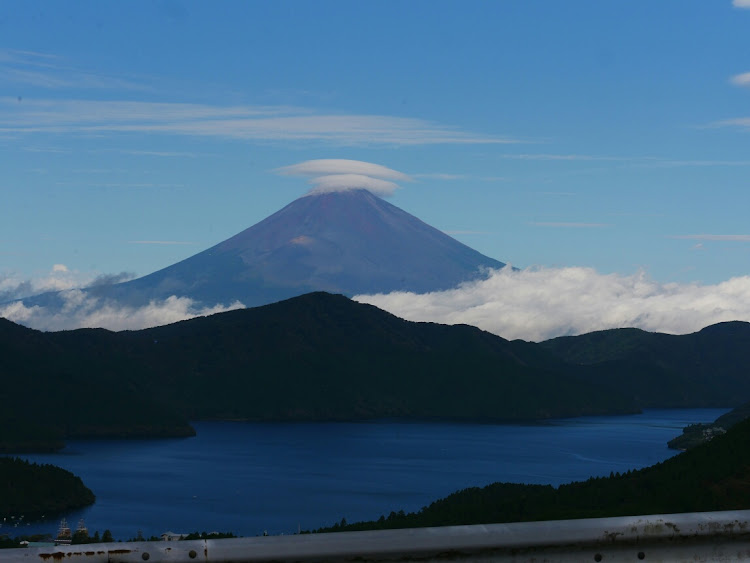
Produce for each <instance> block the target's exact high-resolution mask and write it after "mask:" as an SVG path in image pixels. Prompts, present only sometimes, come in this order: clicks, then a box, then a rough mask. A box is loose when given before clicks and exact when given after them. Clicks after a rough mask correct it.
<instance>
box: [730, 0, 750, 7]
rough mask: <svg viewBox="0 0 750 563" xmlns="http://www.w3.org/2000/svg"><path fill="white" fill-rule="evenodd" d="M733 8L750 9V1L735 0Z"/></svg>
mask: <svg viewBox="0 0 750 563" xmlns="http://www.w3.org/2000/svg"><path fill="white" fill-rule="evenodd" d="M732 6H734V7H735V8H750V0H733V2H732Z"/></svg>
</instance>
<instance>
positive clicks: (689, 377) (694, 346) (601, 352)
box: [541, 322, 750, 407]
mask: <svg viewBox="0 0 750 563" xmlns="http://www.w3.org/2000/svg"><path fill="white" fill-rule="evenodd" d="M541 346H542V347H544V348H545V349H546V350H548V351H550V352H552V353H554V354H556V355H557V356H558V357H560V358H561V359H562V360H564V361H566V362H569V363H572V364H575V365H579V366H585V369H583V370H582V371H581V372H580V373H581V375H582V376H584V377H586V378H587V379H588V380H589V381H592V382H594V381H595V382H598V383H601V384H604V385H607V386H609V387H610V388H611V389H612V390H613V391H617V392H621V393H623V392H624V393H626V394H627V395H628V396H629V397H631V398H633V400H635V401H636V402H637V404H638V405H639V406H641V407H699V406H705V407H708V406H731V405H739V404H740V403H743V402H745V401H747V400H748V399H750V377H748V374H750V323H746V322H728V323H719V324H716V325H712V326H709V327H706V328H704V329H703V330H701V331H699V332H696V333H693V334H686V335H680V336H676V335H669V334H658V333H649V332H645V331H642V330H638V329H632V328H631V329H616V330H605V331H600V332H592V333H590V334H583V335H581V336H569V337H562V338H554V339H552V340H548V341H546V342H542V343H541Z"/></svg>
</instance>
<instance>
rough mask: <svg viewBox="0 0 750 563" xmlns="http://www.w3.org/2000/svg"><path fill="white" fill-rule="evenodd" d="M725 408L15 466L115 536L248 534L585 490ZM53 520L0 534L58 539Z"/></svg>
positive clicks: (114, 448)
mask: <svg viewBox="0 0 750 563" xmlns="http://www.w3.org/2000/svg"><path fill="white" fill-rule="evenodd" d="M726 410H727V409H676V410H650V411H646V412H645V413H644V414H641V415H630V416H606V417H583V418H575V419H566V420H556V421H552V422H550V423H547V424H542V425H485V424H454V423H403V422H389V421H378V422H367V423H307V424H290V423H288V424H283V423H282V424H250V423H239V422H198V423H195V425H194V426H195V428H196V430H197V431H198V435H197V436H196V437H194V438H186V439H174V440H144V441H140V440H139V441H71V442H70V443H69V445H68V447H67V448H65V449H64V450H63V451H62V452H60V453H58V454H49V455H30V456H25V457H26V459H29V460H31V461H36V462H39V463H53V464H55V465H59V466H61V467H64V468H65V469H68V470H70V471H72V472H73V473H75V474H76V475H79V476H80V477H81V478H82V479H83V481H84V483H86V485H88V486H89V487H90V488H91V489H92V490H93V491H94V493H95V494H96V495H97V501H96V504H94V505H93V506H92V507H89V508H87V509H85V510H82V511H78V512H71V513H70V514H68V515H67V519H68V522H69V524H72V525H74V524H75V523H76V522H77V521H78V519H79V518H84V519H85V521H86V524H87V525H88V527H89V529H90V530H91V531H93V530H99V531H100V532H101V531H103V530H104V529H110V530H111V531H112V533H113V534H114V537H115V538H117V539H128V538H132V537H135V536H136V534H137V532H138V531H139V530H140V531H142V533H143V534H144V536H146V537H148V536H151V535H160V534H161V533H163V532H165V531H173V532H190V531H208V532H210V531H232V532H234V533H235V534H237V535H244V536H251V535H257V534H261V533H263V531H264V530H267V531H268V532H269V533H271V534H279V533H292V532H296V531H297V529H298V527H301V528H302V529H303V530H304V529H314V528H317V527H320V526H323V525H330V524H333V523H334V522H337V521H339V520H341V518H342V517H346V519H347V520H348V521H349V522H352V521H356V520H363V519H368V520H369V519H376V518H378V517H379V516H380V515H381V514H385V515H387V514H388V513H390V511H391V510H395V511H398V510H401V509H403V510H405V511H407V512H409V511H414V510H418V509H420V508H421V507H422V506H425V505H426V504H429V503H430V502H431V501H433V500H436V499H438V498H440V497H443V496H446V495H447V494H449V493H451V492H453V491H456V490H458V489H462V488H466V487H472V486H484V485H487V484H489V483H491V482H494V481H510V482H518V483H551V484H554V485H558V484H561V483H567V482H570V481H576V480H585V479H587V478H589V477H591V476H594V475H609V473H610V472H611V471H615V472H617V471H620V472H623V471H627V470H628V469H635V468H640V467H645V466H648V465H652V464H654V463H656V462H658V461H662V460H664V459H666V458H668V457H671V456H672V455H674V454H675V453H676V452H674V451H672V450H669V449H667V446H666V442H667V440H669V439H670V438H673V437H674V436H676V435H678V434H680V432H681V429H682V427H684V426H685V425H687V424H689V423H693V422H707V421H712V420H714V419H715V418H717V417H718V416H720V415H721V414H723V413H724V412H726ZM58 522H59V520H58V519H50V520H49V521H47V522H44V523H35V524H32V525H30V526H28V525H25V524H22V525H20V526H19V527H17V528H11V527H10V526H9V525H8V524H7V523H6V524H5V525H4V526H3V527H2V528H0V533H3V532H5V533H10V534H11V535H17V534H21V533H32V532H50V533H55V532H56V531H57V525H58Z"/></svg>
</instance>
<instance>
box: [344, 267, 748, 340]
mask: <svg viewBox="0 0 750 563" xmlns="http://www.w3.org/2000/svg"><path fill="white" fill-rule="evenodd" d="M354 299H355V300H357V301H359V302H362V303H370V304H372V305H375V306H376V307H379V308H381V309H385V310H386V311H389V312H391V313H393V314H394V315H397V316H399V317H402V318H405V319H408V320H412V321H431V322H438V323H444V324H469V325H474V326H477V327H479V328H481V329H484V330H486V331H488V332H492V333H494V334H497V335H499V336H502V337H504V338H508V339H515V338H521V339H524V340H533V341H542V340H546V339H548V338H553V337H555V336H562V335H575V334H583V333H586V332H592V331H595V330H604V329H610V328H622V327H637V328H641V329H644V330H648V331H652V332H666V333H671V334H686V333H690V332H695V331H697V330H700V329H702V328H704V327H705V326H708V325H711V324H714V323H718V322H722V321H731V320H744V321H750V276H743V277H738V278H733V279H730V280H728V281H725V282H722V283H719V284H717V285H699V284H678V283H667V284H662V283H658V282H655V281H653V280H651V279H649V278H648V277H647V276H646V275H645V274H644V273H642V272H639V273H636V274H633V275H629V276H625V275H620V274H608V275H605V274H600V273H598V272H596V271H595V270H593V269H591V268H542V269H535V270H523V271H513V270H512V269H511V268H510V267H506V268H504V269H502V270H495V271H492V272H490V275H489V276H488V277H487V279H485V280H481V281H476V282H472V283H466V284H463V285H461V286H459V287H458V288H455V289H452V290H448V291H442V292H436V293H428V294H421V295H420V294H414V293H398V292H397V293H390V294H387V295H359V296H356V297H355V298H354Z"/></svg>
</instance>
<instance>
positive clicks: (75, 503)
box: [0, 457, 94, 520]
mask: <svg viewBox="0 0 750 563" xmlns="http://www.w3.org/2000/svg"><path fill="white" fill-rule="evenodd" d="M93 502H94V494H93V493H92V492H91V491H90V490H89V489H88V488H87V487H86V486H85V485H84V484H83V482H82V481H81V479H80V478H79V477H76V476H75V475H73V474H72V473H71V472H70V471H66V470H65V469H61V468H59V467H55V466H54V465H38V464H36V463H29V462H28V461H24V460H22V459H18V458H11V457H0V518H10V517H11V516H12V517H15V518H16V519H18V518H19V517H21V516H23V517H25V518H26V519H28V520H31V519H34V518H38V517H40V516H42V515H47V516H51V515H54V514H56V513H59V512H63V511H66V510H71V509H74V508H81V507H83V506H88V505H89V504H92V503H93Z"/></svg>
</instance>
